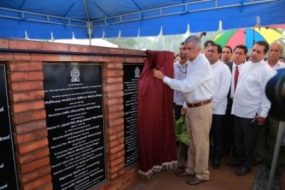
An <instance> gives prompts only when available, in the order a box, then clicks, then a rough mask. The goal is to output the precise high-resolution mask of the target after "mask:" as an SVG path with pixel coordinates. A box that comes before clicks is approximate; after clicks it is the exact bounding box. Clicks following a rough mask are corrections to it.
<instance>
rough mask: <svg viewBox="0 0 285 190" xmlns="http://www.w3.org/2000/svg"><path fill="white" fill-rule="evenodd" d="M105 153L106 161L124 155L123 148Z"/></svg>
mask: <svg viewBox="0 0 285 190" xmlns="http://www.w3.org/2000/svg"><path fill="white" fill-rule="evenodd" d="M106 155H107V160H108V161H113V160H116V159H118V158H120V157H122V156H124V155H125V150H120V151H118V152H116V153H114V154H106Z"/></svg>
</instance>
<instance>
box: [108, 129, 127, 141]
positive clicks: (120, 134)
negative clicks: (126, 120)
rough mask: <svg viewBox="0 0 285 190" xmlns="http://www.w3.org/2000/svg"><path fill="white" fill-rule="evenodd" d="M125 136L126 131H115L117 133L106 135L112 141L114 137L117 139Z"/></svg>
mask: <svg viewBox="0 0 285 190" xmlns="http://www.w3.org/2000/svg"><path fill="white" fill-rule="evenodd" d="M123 136H124V131H121V132H119V133H115V134H112V135H106V139H107V140H108V141H112V140H114V139H117V138H120V137H123Z"/></svg>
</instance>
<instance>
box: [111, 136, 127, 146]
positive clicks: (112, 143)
mask: <svg viewBox="0 0 285 190" xmlns="http://www.w3.org/2000/svg"><path fill="white" fill-rule="evenodd" d="M124 140H125V138H124V137H121V138H119V139H116V140H113V141H107V146H108V147H110V148H112V147H115V146H118V145H120V144H123V143H124Z"/></svg>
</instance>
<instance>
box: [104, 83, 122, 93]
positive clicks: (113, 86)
mask: <svg viewBox="0 0 285 190" xmlns="http://www.w3.org/2000/svg"><path fill="white" fill-rule="evenodd" d="M123 88H124V85H123V84H122V83H117V84H106V85H105V86H104V92H111V91H118V90H123Z"/></svg>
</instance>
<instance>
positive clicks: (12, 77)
mask: <svg viewBox="0 0 285 190" xmlns="http://www.w3.org/2000/svg"><path fill="white" fill-rule="evenodd" d="M8 79H9V81H11V82H15V81H27V80H29V74H28V73H26V72H12V73H8Z"/></svg>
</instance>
